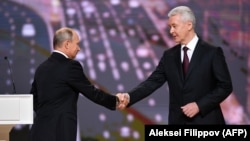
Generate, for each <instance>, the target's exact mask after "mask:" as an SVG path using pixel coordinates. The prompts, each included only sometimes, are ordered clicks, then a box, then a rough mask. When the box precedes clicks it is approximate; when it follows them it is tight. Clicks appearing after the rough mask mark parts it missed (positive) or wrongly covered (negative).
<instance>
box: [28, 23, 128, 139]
mask: <svg viewBox="0 0 250 141" xmlns="http://www.w3.org/2000/svg"><path fill="white" fill-rule="evenodd" d="M79 42H80V40H79V36H78V35H77V33H76V31H74V30H72V29H71V28H61V29H59V30H57V31H56V33H55V35H54V40H53V46H54V51H53V53H52V54H51V56H50V57H49V58H48V59H47V60H46V61H45V62H43V63H42V64H41V65H40V66H39V67H38V68H37V70H36V73H35V77H34V81H33V83H32V88H31V92H30V93H31V94H33V97H34V111H35V113H36V115H35V120H34V124H33V126H32V129H31V138H32V141H75V140H76V134H77V100H78V96H79V93H81V94H83V95H84V96H85V97H87V98H88V99H90V100H91V101H93V102H95V103H97V104H100V105H102V106H104V107H106V108H108V109H110V110H115V109H116V108H119V105H118V104H119V103H118V102H119V100H121V101H123V100H122V99H119V98H118V97H119V94H118V95H117V96H114V95H111V94H109V93H106V92H104V91H101V90H99V89H97V88H95V87H94V86H93V85H92V84H91V83H90V81H89V80H88V78H87V77H86V76H85V74H84V72H83V69H82V66H81V65H80V63H79V62H78V61H75V60H73V59H74V58H75V57H76V55H77V53H78V51H79V50H80V47H79Z"/></svg>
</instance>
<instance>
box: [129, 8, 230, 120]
mask: <svg viewBox="0 0 250 141" xmlns="http://www.w3.org/2000/svg"><path fill="white" fill-rule="evenodd" d="M168 17H169V20H168V25H169V28H170V34H171V35H172V36H173V39H174V41H175V42H176V43H177V45H175V46H174V47H172V48H170V49H168V50H166V51H165V52H164V54H163V56H162V57H161V59H160V62H159V64H158V66H157V67H156V69H155V70H154V71H153V72H152V74H151V75H150V76H149V77H148V78H147V79H146V80H145V81H144V82H142V83H141V84H139V85H138V86H137V87H135V88H134V89H132V90H131V91H129V92H128V93H126V95H127V94H129V96H130V103H129V105H128V106H131V105H133V104H134V103H136V102H138V101H139V100H141V99H143V98H145V97H147V96H149V95H150V94H152V93H153V92H154V91H155V90H156V89H158V88H159V87H161V86H162V85H163V84H164V83H165V82H167V83H168V86H169V117H168V123H169V124H225V120H224V117H223V114H222V110H221V107H220V103H221V102H222V101H223V100H225V99H226V98H227V97H228V96H229V94H230V93H231V92H232V82H231V76H230V73H229V70H228V67H227V64H226V61H225V57H224V54H223V50H222V49H221V48H220V47H215V46H213V45H211V44H209V43H207V42H205V41H203V40H202V39H201V38H199V37H198V36H197V34H196V32H195V29H194V28H195V22H196V21H195V16H194V14H193V12H192V10H191V9H190V8H189V7H186V6H178V7H176V8H174V9H172V10H171V11H170V12H169V13H168ZM186 47H187V53H185V52H184V51H183V48H186ZM184 60H185V61H184ZM183 62H185V63H183ZM184 64H185V65H184ZM184 68H185V69H186V70H184ZM185 71H186V72H185Z"/></svg>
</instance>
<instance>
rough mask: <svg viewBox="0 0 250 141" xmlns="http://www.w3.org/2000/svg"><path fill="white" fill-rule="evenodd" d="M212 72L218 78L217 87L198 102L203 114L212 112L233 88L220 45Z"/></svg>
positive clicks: (213, 61)
mask: <svg viewBox="0 0 250 141" xmlns="http://www.w3.org/2000/svg"><path fill="white" fill-rule="evenodd" d="M212 73H213V76H214V79H215V80H216V81H215V82H216V87H215V88H214V89H213V90H212V91H211V93H210V94H207V95H206V96H205V97H203V98H202V99H201V100H199V101H198V102H197V104H198V106H199V108H200V112H201V114H202V115H205V114H206V113H208V112H210V111H211V110H212V109H214V108H215V107H218V106H220V103H221V102H222V101H223V100H225V99H226V98H227V97H228V96H229V94H230V93H231V92H232V90H233V86H232V81H231V76H230V73H229V69H228V66H227V63H226V61H225V57H224V53H223V50H222V49H221V48H220V47H218V48H217V49H216V51H215V55H214V57H213V59H212Z"/></svg>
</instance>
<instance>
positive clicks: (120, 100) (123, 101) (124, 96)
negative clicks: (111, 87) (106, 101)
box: [116, 93, 130, 110]
mask: <svg viewBox="0 0 250 141" xmlns="http://www.w3.org/2000/svg"><path fill="white" fill-rule="evenodd" d="M116 97H117V104H116V109H119V110H123V109H125V108H126V107H127V105H128V103H129V101H130V96H129V94H128V93H117V94H116Z"/></svg>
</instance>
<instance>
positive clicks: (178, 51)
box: [175, 45, 184, 81]
mask: <svg viewBox="0 0 250 141" xmlns="http://www.w3.org/2000/svg"><path fill="white" fill-rule="evenodd" d="M175 51H176V52H175V54H176V55H175V64H176V65H177V66H176V68H177V69H178V72H179V74H180V75H179V76H180V77H181V80H183V81H184V75H183V69H182V61H181V45H178V46H177V49H176V50H175Z"/></svg>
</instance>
